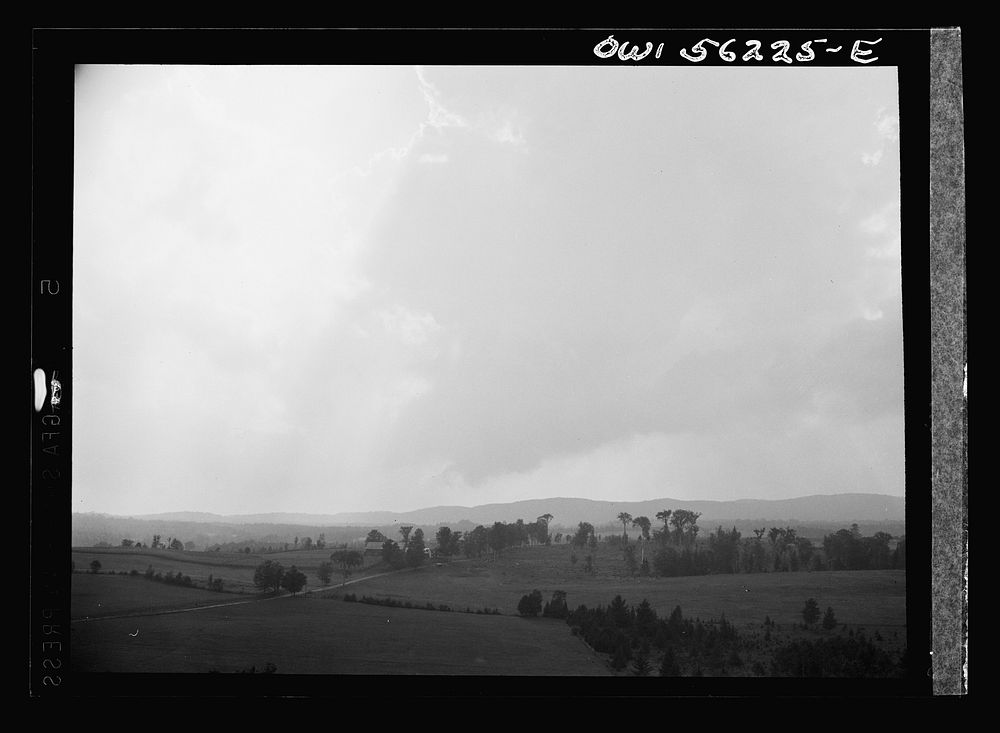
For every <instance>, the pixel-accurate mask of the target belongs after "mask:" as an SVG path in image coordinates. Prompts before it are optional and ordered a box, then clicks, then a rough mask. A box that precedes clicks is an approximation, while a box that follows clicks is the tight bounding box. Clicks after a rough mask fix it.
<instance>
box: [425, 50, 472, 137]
mask: <svg viewBox="0 0 1000 733" xmlns="http://www.w3.org/2000/svg"><path fill="white" fill-rule="evenodd" d="M414 70H415V71H416V74H417V79H418V80H419V81H420V91H421V92H422V93H423V95H424V101H426V102H427V124H428V125H429V126H430V127H433V128H436V129H441V128H445V127H467V126H468V122H466V120H465V119H464V118H463V117H462V116H461V115H457V114H455V113H454V112H451V111H449V110H448V109H447V108H446V107H445V106H444V104H443V103H442V102H441V92H440V91H439V90H438V88H437V87H436V86H434V84H432V83H431V82H430V81H429V80H428V79H427V77H426V75H425V74H424V70H423V67H421V66H416V67H414Z"/></svg>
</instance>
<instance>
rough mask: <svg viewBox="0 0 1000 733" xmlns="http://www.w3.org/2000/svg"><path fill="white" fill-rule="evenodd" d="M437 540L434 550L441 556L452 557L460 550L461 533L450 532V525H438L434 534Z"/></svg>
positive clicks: (459, 552)
mask: <svg viewBox="0 0 1000 733" xmlns="http://www.w3.org/2000/svg"><path fill="white" fill-rule="evenodd" d="M434 539H435V540H437V549H436V552H437V554H438V555H440V556H441V557H454V556H455V555H459V554H461V552H462V533H461V532H459V531H455V532H452V531H451V527H439V528H438V531H437V534H436V535H435V536H434Z"/></svg>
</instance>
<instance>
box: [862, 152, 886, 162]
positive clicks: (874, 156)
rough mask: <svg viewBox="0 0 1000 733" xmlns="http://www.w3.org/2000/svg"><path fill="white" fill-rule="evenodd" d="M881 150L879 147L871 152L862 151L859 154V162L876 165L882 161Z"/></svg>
mask: <svg viewBox="0 0 1000 733" xmlns="http://www.w3.org/2000/svg"><path fill="white" fill-rule="evenodd" d="M883 152H884V151H883V150H882V149H881V148H880V149H878V150H876V151H875V152H874V153H871V154H868V153H863V154H862V155H861V162H862V163H864V164H865V165H867V166H876V165H878V164H879V163H880V162H881V161H882V154H883Z"/></svg>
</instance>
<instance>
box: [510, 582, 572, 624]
mask: <svg viewBox="0 0 1000 733" xmlns="http://www.w3.org/2000/svg"><path fill="white" fill-rule="evenodd" d="M517 612H518V613H519V614H520V615H521V616H526V617H529V618H534V617H536V616H538V614H542V616H544V617H545V618H560V619H564V618H566V617H567V616H569V607H568V606H567V605H566V591H563V590H556V591H553V592H552V600H550V601H546V602H545V605H544V606H543V605H542V592H541V591H540V590H538V589H537V588H536V589H535V590H533V591H531V593H528V594H527V595H523V596H521V600H520V601H519V602H518V604H517Z"/></svg>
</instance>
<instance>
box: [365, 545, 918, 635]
mask: <svg viewBox="0 0 1000 733" xmlns="http://www.w3.org/2000/svg"><path fill="white" fill-rule="evenodd" d="M601 550H604V552H601ZM576 553H577V554H578V555H580V554H582V553H581V552H580V551H578V550H577V551H576ZM571 554H572V552H571V551H570V548H568V547H524V548H519V549H514V550H509V551H508V552H506V553H505V554H504V556H503V557H501V559H499V560H497V561H486V560H459V561H453V562H450V563H442V566H441V567H437V566H435V564H433V563H431V564H430V565H428V566H425V567H423V568H421V569H419V570H417V571H416V572H413V573H402V574H399V575H391V576H384V577H381V578H373V579H371V580H365V581H363V582H360V583H357V584H355V585H354V586H353V587H352V591H353V592H355V593H357V594H358V595H361V594H362V593H364V594H367V595H374V596H379V597H384V598H393V599H398V600H412V601H415V602H419V603H425V602H431V603H433V604H435V605H437V604H441V603H445V604H448V605H450V606H462V607H464V606H466V605H468V606H470V607H472V608H481V607H488V608H494V607H495V608H497V609H499V610H500V611H501V612H502V613H510V614H514V613H517V603H518V601H519V600H520V599H521V596H523V595H525V594H527V593H530V592H531V591H532V590H533V589H536V588H537V589H538V590H539V591H541V593H542V596H543V597H544V599H545V600H549V598H550V597H551V595H552V591H554V590H563V591H566V594H567V598H566V601H567V603H568V604H569V607H570V608H576V607H577V606H579V605H580V604H585V605H587V606H589V607H594V606H597V605H603V606H607V605H608V604H609V603H610V602H611V599H612V598H614V597H615V596H616V595H621V596H622V598H624V599H625V600H626V601H627V602H628V603H630V604H637V603H640V602H641V601H642V600H643V599H648V600H649V602H650V604H651V605H652V606H653V608H654V609H656V612H657V613H658V614H659V615H661V616H664V615H669V614H670V612H671V611H672V610H673V609H674V607H676V606H678V605H679V606H680V607H681V609H682V610H683V612H684V615H685V616H686V617H687V616H690V617H692V618H694V617H699V618H701V619H704V620H708V619H711V618H716V619H717V618H719V616H721V615H722V614H723V613H724V614H725V615H726V618H727V619H728V620H729V621H731V622H733V623H735V624H737V626H739V625H742V624H748V623H760V622H762V621H763V620H764V618H765V616H770V617H771V619H772V620H773V621H775V622H776V623H779V624H791V623H801V621H802V615H801V612H802V607H803V605H804V604H805V601H806V599H807V598H815V599H816V601H817V602H818V603H819V605H820V608H821V609H822V610H824V611H825V610H826V608H827V606H830V607H832V608H833V609H834V611H835V613H836V615H837V619H838V620H839V621H840V622H841V623H848V624H851V625H861V626H866V627H871V628H876V627H877V628H882V629H885V630H887V631H892V630H897V631H898V630H901V629H903V628H904V627H905V623H906V575H905V572H904V571H902V570H857V571H837V572H798V573H755V574H743V575H700V576H692V577H679V578H658V577H641V576H640V577H635V578H632V577H628V576H627V575H626V574H625V572H624V566H623V564H622V562H621V553H620V552H614V551H613V550H611V549H607V548H599V550H598V552H596V553H594V554H595V555H596V557H595V561H594V565H595V568H596V573H595V574H589V573H587V572H586V571H585V570H584V569H583V567H582V565H583V563H582V561H581V560H579V559H578V561H577V563H575V564H573V563H571V562H570V559H569V558H570V555H571ZM588 554H589V553H588Z"/></svg>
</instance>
